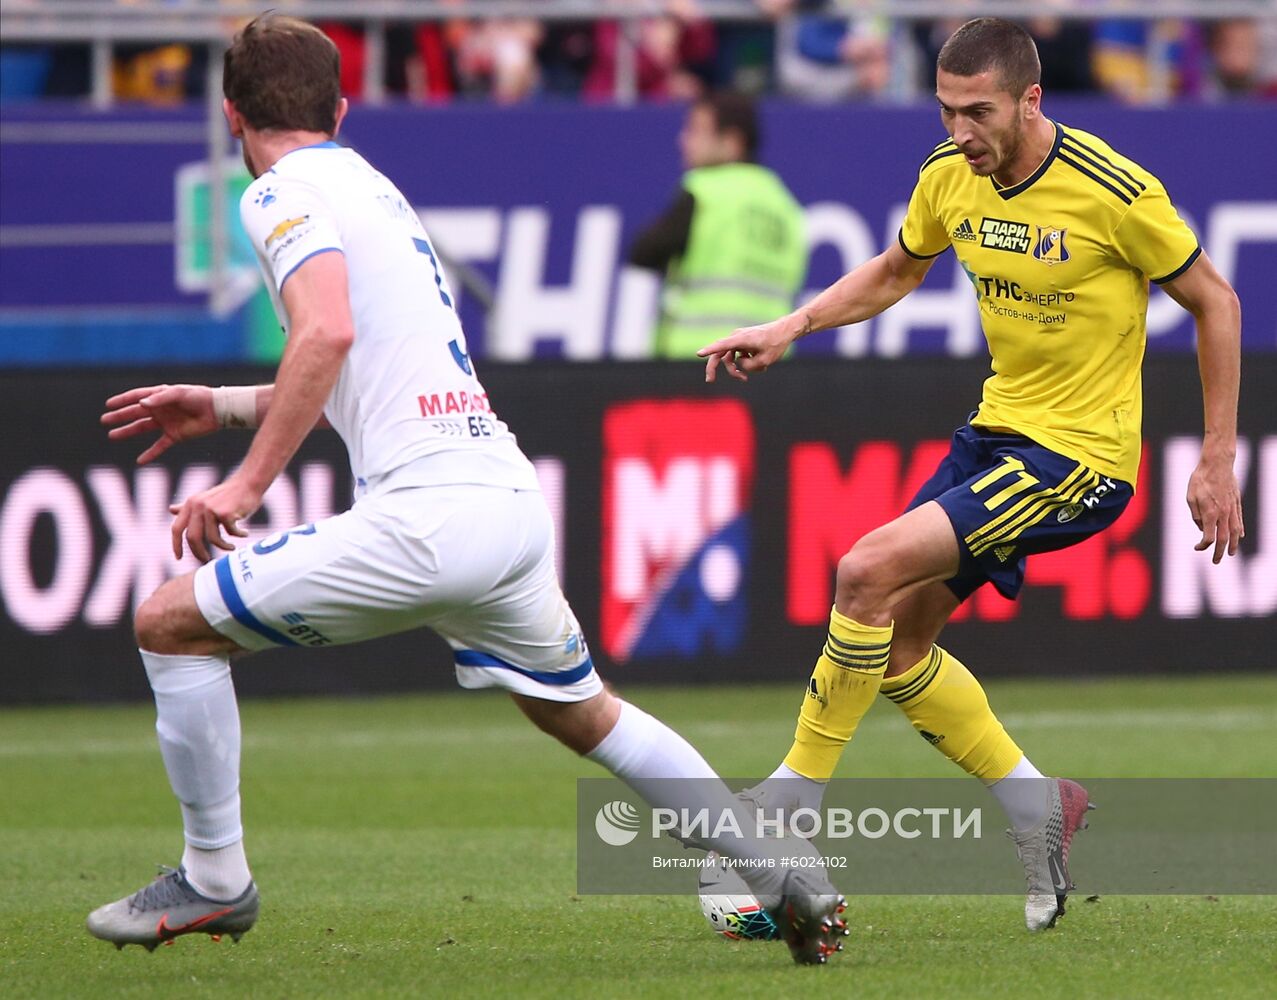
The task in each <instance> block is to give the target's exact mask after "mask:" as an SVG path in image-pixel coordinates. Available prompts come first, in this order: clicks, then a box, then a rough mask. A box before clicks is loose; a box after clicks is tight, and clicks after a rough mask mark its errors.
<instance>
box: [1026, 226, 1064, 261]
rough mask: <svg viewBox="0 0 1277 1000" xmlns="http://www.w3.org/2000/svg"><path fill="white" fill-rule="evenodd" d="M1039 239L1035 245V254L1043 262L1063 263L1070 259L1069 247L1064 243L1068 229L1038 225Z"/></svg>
mask: <svg viewBox="0 0 1277 1000" xmlns="http://www.w3.org/2000/svg"><path fill="white" fill-rule="evenodd" d="M1037 230H1038V241H1037V243H1035V244H1034V246H1033V256H1034V257H1036V258H1037V259H1038V260H1040V261H1041V262H1042V263H1043V264H1051V265H1055V264H1063V263H1064V262H1065V261H1066V260H1068V259H1069V248H1068V247H1066V246H1065V245H1064V237H1065V236H1067V235H1068V233H1069V231H1068V230H1067V229H1054V228H1052V227H1051V226H1038V227H1037Z"/></svg>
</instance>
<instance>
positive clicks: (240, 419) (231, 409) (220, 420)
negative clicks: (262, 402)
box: [213, 385, 257, 427]
mask: <svg viewBox="0 0 1277 1000" xmlns="http://www.w3.org/2000/svg"><path fill="white" fill-rule="evenodd" d="M213 415H214V416H215V417H216V418H217V426H219V427H256V426H257V386H255V385H223V386H219V387H218V388H216V389H214V390H213Z"/></svg>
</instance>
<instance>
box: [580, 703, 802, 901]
mask: <svg viewBox="0 0 1277 1000" xmlns="http://www.w3.org/2000/svg"><path fill="white" fill-rule="evenodd" d="M586 756H587V757H589V758H590V760H592V761H594V762H595V763H598V764H602V765H603V766H604V767H606V768H607V769H608V770H609V771H611V772H612V773H613V774H615V775H616V776H617V777H618V778H620V779H621V780H622V781H624V782H625V783H626V784H627V785H629V786H630V787H631V788H632V789H634V791H636V792H638V794H639V795H641V796H642V797H643V799H644V800H645V801H646V802H647V803H648V804H649V805H653V806H658V807H660V808H663V809H679V810H682V809H688V810H691V811H693V812H695V811H696V810H698V809H704V808H707V807H708V808H709V809H710V814H711V815H715V813H716V811H717V810H720V809H732V810H738V815H739V816H740V818H741V820H740V826H741V829H742V830H743V831H744V832H745V837H744V838H743V839H742V838H737V837H734V836H730V835H728V836H724V837H719V838H710V839H708V840H707V841H706V842H705V843H704V844H703V845H702V846H704V847H706V848H709V849H713V850H715V851H718V853H719V854H724V855H726V856H728V857H731V858H750V859H752V858H763V857H770V856H772V855H774V854H777V853H780V852H781V847H780V842H778V841H776V840H771V841H768V840H765V839H763V838H759V837H756V836H754V829H753V828H754V817H753V816H752V815H746V813H745V812H741V811H739V810H740V808H741V802H740V800H739V799H737V798H736V796H735V795H733V794H732V792H731V790H730V789H729V788H728V787H727V786H726V785H725V784H723V781H722V779H721V778H719V776H718V775H717V774H716V773H715V772H714V769H713V768H712V767H710V766H709V764H708V763H707V762H706V760H705V758H704V757H702V756H701V755H700V753H699V752H698V751H697V750H696V748H695V747H693V746H692V745H691V744H690V743H688V742H687V740H685V739H683V737H681V736H680V735H679V734H678V733H676V732H674V730H672V729H670V727H669V726H667V725H665V723H663V722H661V721H660V720H659V719H656V718H653V717H652V716H650V715H648V714H647V713H646V712H644V711H643V710H642V709H641V708H637V707H636V706H634V705H631V704H629V703H628V702H625V701H623V702H621V714H620V716H619V717H618V718H617V720H616V725H615V726H614V727H613V728H612V731H611V732H610V733H608V734H607V736H605V737H604V738H603V741H602V742H601V743H600V744H599V745H598V746H597V747H595V748H594V749H593V750H592V751H590V753H588V754H586ZM671 778H678V779H695V780H680V781H671V780H669V779H671ZM799 850H801V851H803V852H804V853H806V848H805V847H803V848H800V847H798V846H796V845H795V844H792V843H788V842H786V843H785V846H784V853H787V854H794V853H795V852H796V851H799ZM813 853H814V852H813ZM787 871H788V869H786V868H784V867H781V866H780V865H777V866H776V867H774V868H767V867H760V868H757V869H753V868H751V869H750V870H749V872H748V875H746V872H745V871H743V870H742V871H740V872H739V874H740V875H741V876H742V877H744V878H745V880H746V882H747V883H748V884H749V887H750V888H751V889H752V890H753V892H754V894H755V895H756V896H758V898H759V901H760V902H761V903H763V905H764V906H773V905H775V904H776V903H777V902H778V901H779V898H780V892H781V885H782V884H783V882H784V878H785V875H786V873H787Z"/></svg>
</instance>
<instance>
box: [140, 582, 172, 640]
mask: <svg viewBox="0 0 1277 1000" xmlns="http://www.w3.org/2000/svg"><path fill="white" fill-rule="evenodd" d="M173 633H174V629H173V615H172V614H170V613H169V611H168V608H167V602H166V601H165V600H164V599H163V598H162V597H161V595H160V591H156V592H155V593H154V594H152V595H151V596H150V597H148V598H147V599H146V600H145V601H143V602H142V604H141V606H140V607H139V608H138V609H137V611H136V612H135V613H134V615H133V636H134V638H135V639H136V640H137V644H138V648H139V649H145V650H147V651H148V652H151V653H171V652H174V650H173V649H172V646H173V645H174V641H175V636H174V634H173Z"/></svg>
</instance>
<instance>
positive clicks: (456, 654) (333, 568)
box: [195, 486, 603, 702]
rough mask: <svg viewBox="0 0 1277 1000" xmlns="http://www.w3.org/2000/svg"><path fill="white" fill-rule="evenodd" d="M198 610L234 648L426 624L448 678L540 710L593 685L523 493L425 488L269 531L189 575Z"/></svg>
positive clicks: (531, 500) (549, 553)
mask: <svg viewBox="0 0 1277 1000" xmlns="http://www.w3.org/2000/svg"><path fill="white" fill-rule="evenodd" d="M195 601H196V603H197V604H198V605H199V609H200V613H201V614H203V616H204V618H205V619H206V620H207V621H208V623H209V624H210V625H211V626H212V627H213V628H214V629H216V630H217V631H218V632H219V633H221V634H222V635H224V636H226V637H227V638H228V639H231V640H232V641H234V642H235V643H237V644H238V645H239V646H242V647H243V648H244V649H249V650H258V649H269V648H271V647H275V646H330V645H343V644H347V643H353V642H360V641H362V640H364V639H373V638H376V637H377V636H381V635H389V634H391V633H394V632H403V631H406V630H408V629H414V628H421V627H423V626H425V627H428V628H431V629H433V630H434V631H436V632H438V633H439V634H440V635H441V636H443V638H444V639H445V640H447V642H448V645H450V646H451V647H452V649H453V658H454V660H455V662H456V671H457V682H458V683H459V684H460V685H461V686H462V687H465V688H484V687H502V688H506V689H507V690H510V691H513V692H516V693H518V694H524V695H529V696H531V697H533V698H543V699H547V700H549V701H562V702H575V701H584V700H585V699H586V698H590V697H592V696H594V695H595V694H598V692H599V691H601V690H602V689H603V683H602V681H601V680H600V679H599V676H598V674H597V673H596V672H595V670H594V664H593V662H592V661H591V659H590V653H589V649H588V647H587V645H586V642H585V637H584V636H583V635H582V634H581V628H580V626H579V625H578V624H577V621H576V616H575V615H573V613H572V609H571V608H570V607H569V606H568V602H567V600H566V599H565V598H564V596H563V593H562V591H561V590H560V589H559V581H558V579H557V577H556V574H555V568H554V529H553V526H552V522H551V519H550V513H549V511H548V509H547V508H546V505H545V499H544V497H542V495H541V494H540V493H539V492H536V491H534V490H514V489H506V488H502V487H495V486H427V487H415V488H406V489H397V490H393V491H391V492H386V493H379V494H373V495H369V496H365V497H362V498H360V500H359V501H358V502H357V503H356V504H355V506H354V507H352V508H351V509H350V510H348V511H346V512H345V513H343V514H338V515H337V516H335V517H330V518H327V519H325V520H323V521H316V522H315V523H314V524H306V525H301V526H299V527H296V528H293V529H291V530H289V531H286V532H282V533H279V534H276V535H272V536H271V537H269V538H266V539H263V540H262V541H260V542H258V543H257V544H256V545H252V546H245V547H244V548H242V549H237V550H236V551H234V552H232V553H229V554H228V555H225V556H222V557H221V558H220V559H217V560H215V561H214V562H211V563H207V564H206V565H204V566H201V567H200V568H199V569H198V570H197V571H196V573H195Z"/></svg>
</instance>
